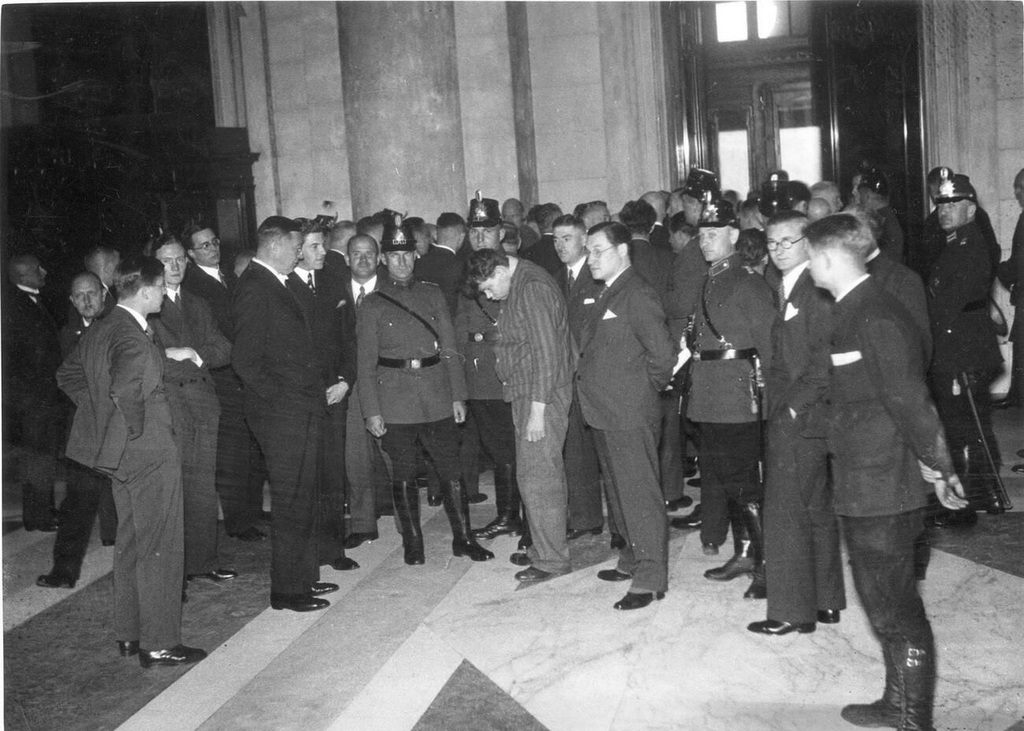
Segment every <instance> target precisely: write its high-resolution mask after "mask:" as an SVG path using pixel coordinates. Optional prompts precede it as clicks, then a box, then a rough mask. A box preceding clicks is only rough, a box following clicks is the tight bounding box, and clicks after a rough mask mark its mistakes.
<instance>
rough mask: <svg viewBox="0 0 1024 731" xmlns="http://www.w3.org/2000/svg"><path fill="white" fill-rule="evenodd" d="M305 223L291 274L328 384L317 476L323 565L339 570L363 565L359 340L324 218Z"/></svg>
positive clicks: (293, 289) (290, 279) (320, 551)
mask: <svg viewBox="0 0 1024 731" xmlns="http://www.w3.org/2000/svg"><path fill="white" fill-rule="evenodd" d="M296 223H298V224H299V225H300V226H301V227H302V253H301V254H300V255H299V262H298V264H296V265H295V269H294V270H293V271H292V273H291V274H289V275H288V285H289V286H290V287H291V289H292V292H294V293H295V296H296V297H297V298H298V300H299V303H300V304H301V305H302V306H303V308H304V309H305V310H306V318H307V320H308V321H309V322H311V331H312V335H313V348H314V350H315V351H316V357H317V362H318V364H319V366H320V377H321V379H322V380H323V382H324V383H325V384H326V393H325V398H326V401H327V418H326V419H325V420H324V424H323V431H322V439H323V441H322V443H321V445H320V464H319V467H318V477H317V495H318V497H319V517H320V529H319V534H320V543H319V549H318V552H319V557H320V565H321V566H323V565H330V567H331V568H333V569H335V570H336V571H349V570H351V569H357V568H359V564H357V563H356V562H355V561H353V560H352V559H350V558H348V557H347V556H345V521H344V513H345V423H346V418H347V412H348V399H347V398H346V396H348V394H349V389H350V388H351V384H352V382H353V381H354V380H355V375H356V374H355V370H356V367H355V341H354V339H353V338H346V337H345V334H344V332H343V331H342V319H341V308H342V307H344V306H345V304H347V301H346V293H345V291H344V285H343V283H342V281H341V280H340V279H339V278H337V277H331V276H325V275H324V262H325V260H326V255H327V252H326V251H325V249H324V238H325V234H326V231H327V226H326V225H325V223H324V222H323V221H318V220H316V219H309V218H299V219H296Z"/></svg>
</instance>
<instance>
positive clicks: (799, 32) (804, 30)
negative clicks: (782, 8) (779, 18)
mask: <svg viewBox="0 0 1024 731" xmlns="http://www.w3.org/2000/svg"><path fill="white" fill-rule="evenodd" d="M810 13H811V4H810V3H807V2H792V3H789V34H790V35H793V36H805V35H807V34H808V33H809V32H810V31H809V30H808V25H809V24H810Z"/></svg>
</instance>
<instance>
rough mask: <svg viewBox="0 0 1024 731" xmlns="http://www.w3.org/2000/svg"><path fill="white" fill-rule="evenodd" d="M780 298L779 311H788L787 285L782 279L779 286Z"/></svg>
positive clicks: (778, 293)
mask: <svg viewBox="0 0 1024 731" xmlns="http://www.w3.org/2000/svg"><path fill="white" fill-rule="evenodd" d="M777 295H778V298H779V312H785V311H786V285H785V283H784V282H782V281H781V280H780V281H779V288H778V290H777Z"/></svg>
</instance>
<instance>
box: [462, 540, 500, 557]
mask: <svg viewBox="0 0 1024 731" xmlns="http://www.w3.org/2000/svg"><path fill="white" fill-rule="evenodd" d="M452 555H454V556H466V557H467V558H469V559H470V560H472V561H490V560H491V559H492V558H494V554H493V553H491V552H490V551H488V550H487V549H486V548H484V547H483V546H481V545H480V544H479V543H477V542H476V541H474V540H468V541H460V540H458V539H455V540H453V541H452Z"/></svg>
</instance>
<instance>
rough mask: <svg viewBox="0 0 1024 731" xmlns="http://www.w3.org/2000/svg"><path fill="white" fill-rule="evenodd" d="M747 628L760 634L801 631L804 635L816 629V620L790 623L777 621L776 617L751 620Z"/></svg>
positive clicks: (781, 633) (783, 633)
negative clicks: (756, 620)
mask: <svg viewBox="0 0 1024 731" xmlns="http://www.w3.org/2000/svg"><path fill="white" fill-rule="evenodd" d="M747 629H748V630H750V631H751V632H756V633H757V634H759V635H788V634H789V633H790V632H799V633H800V634H802V635H806V634H809V633H811V632H813V631H814V622H805V623H802V624H790V623H789V622H776V621H775V620H774V619H765V620H763V621H761V622H751V623H750V624H748V625H747Z"/></svg>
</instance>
